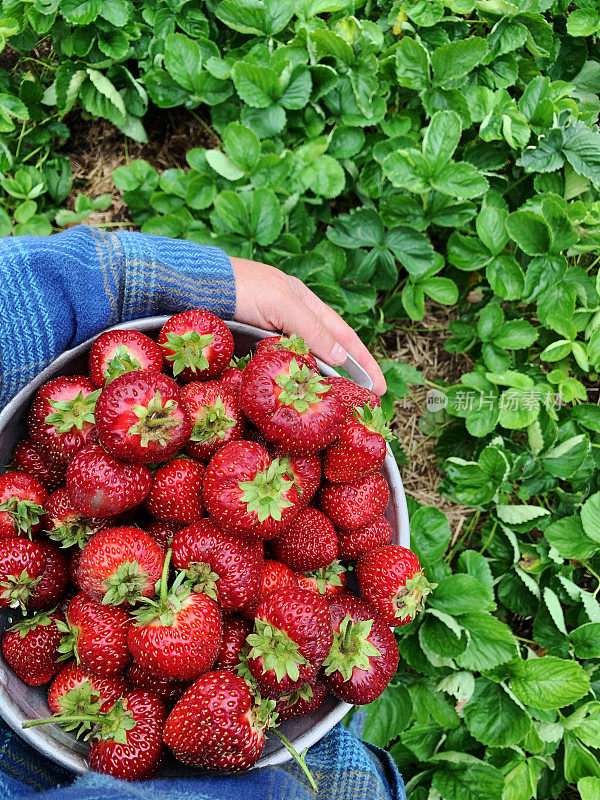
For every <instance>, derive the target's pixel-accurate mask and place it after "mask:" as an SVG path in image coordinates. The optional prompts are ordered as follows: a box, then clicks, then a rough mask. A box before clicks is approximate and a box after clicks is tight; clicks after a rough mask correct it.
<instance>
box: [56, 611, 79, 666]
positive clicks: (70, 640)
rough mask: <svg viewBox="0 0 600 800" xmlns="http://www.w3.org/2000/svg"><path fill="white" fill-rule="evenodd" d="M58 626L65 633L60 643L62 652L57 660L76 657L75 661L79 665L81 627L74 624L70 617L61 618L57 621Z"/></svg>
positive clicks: (59, 648)
mask: <svg viewBox="0 0 600 800" xmlns="http://www.w3.org/2000/svg"><path fill="white" fill-rule="evenodd" d="M56 627H57V628H58V630H59V631H60V632H61V633H62V634H63V637H62V638H61V640H60V644H59V645H58V652H59V653H60V655H59V657H58V658H57V659H56V660H57V661H66V660H67V659H68V658H74V659H75V662H76V663H77V664H78V665H79V664H80V663H81V659H80V658H79V652H78V650H77V640H78V639H79V628H76V627H75V626H74V625H72V624H71V623H70V622H69V620H68V619H66V620H62V619H59V620H57V621H56Z"/></svg>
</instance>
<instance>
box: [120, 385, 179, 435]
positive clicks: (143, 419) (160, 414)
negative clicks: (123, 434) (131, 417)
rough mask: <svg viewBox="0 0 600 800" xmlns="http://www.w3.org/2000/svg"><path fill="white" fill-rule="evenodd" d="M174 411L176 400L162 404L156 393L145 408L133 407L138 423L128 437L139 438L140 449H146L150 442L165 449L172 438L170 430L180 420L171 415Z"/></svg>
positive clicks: (158, 393) (131, 428) (141, 406)
mask: <svg viewBox="0 0 600 800" xmlns="http://www.w3.org/2000/svg"><path fill="white" fill-rule="evenodd" d="M176 409H177V401H176V400H167V402H166V403H164V404H163V400H162V397H161V394H160V392H159V391H157V392H156V394H155V395H154V397H152V398H151V400H150V402H149V403H148V405H147V406H143V405H138V406H134V407H133V413H134V414H135V416H136V417H137V418H138V421H137V422H135V423H134V424H133V425H132V426H131V427H130V428H129V430H128V431H127V433H128V434H129V435H130V436H133V435H137V436H139V437H140V445H141V446H142V447H148V445H149V444H150V442H158V443H159V444H160V445H161V447H166V445H168V443H169V442H170V441H171V439H172V438H173V433H172V429H173V428H176V427H177V426H178V425H179V424H180V420H179V419H178V418H177V417H176V416H174V414H173V412H174V411H175V410H176Z"/></svg>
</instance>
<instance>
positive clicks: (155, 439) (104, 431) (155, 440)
mask: <svg viewBox="0 0 600 800" xmlns="http://www.w3.org/2000/svg"><path fill="white" fill-rule="evenodd" d="M158 398H160V401H159V402H158ZM155 402H158V406H159V407H160V410H156V411H154V412H153V411H152V409H153V408H154V403H155ZM140 409H145V410H146V411H147V417H146V419H147V420H148V425H149V426H152V425H154V423H155V421H156V419H157V418H160V419H163V416H164V417H166V421H165V422H164V423H163V425H162V426H159V427H157V428H155V427H152V428H148V429H147V430H146V428H145V427H144V425H145V423H144V418H143V417H141V416H140V415H141V414H143V413H144V412H142V411H140ZM96 427H97V429H98V439H99V441H100V444H101V445H102V446H103V447H104V448H105V450H106V451H107V452H108V453H110V454H111V455H112V456H114V457H115V458H119V459H123V460H125V461H128V462H130V463H132V464H153V463H157V462H160V461H166V460H167V459H169V458H172V457H173V456H174V455H175V453H176V452H177V451H178V450H179V449H180V448H182V447H183V446H184V445H185V444H186V442H187V441H188V439H189V438H190V433H191V431H192V421H191V419H190V415H189V414H188V412H187V411H186V409H185V407H184V406H183V402H182V399H181V392H180V391H179V387H178V385H177V384H176V383H175V381H174V380H173V379H172V378H169V377H168V376H167V375H163V374H162V373H160V372H150V371H137V372H126V373H125V374H124V375H120V376H119V377H118V378H115V380H114V381H112V382H111V383H109V384H108V386H107V387H106V388H105V389H103V390H102V394H101V395H100V397H99V398H98V402H97V403H96ZM146 434H147V436H148V437H150V438H148V439H147V441H146V440H145V439H144V436H145V435H146ZM161 437H162V438H161Z"/></svg>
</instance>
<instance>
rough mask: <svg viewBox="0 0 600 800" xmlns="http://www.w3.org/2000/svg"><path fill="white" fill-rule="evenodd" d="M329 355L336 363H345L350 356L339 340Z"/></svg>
mask: <svg viewBox="0 0 600 800" xmlns="http://www.w3.org/2000/svg"><path fill="white" fill-rule="evenodd" d="M329 357H330V359H331V360H332V361H333V363H334V364H343V363H344V361H345V360H346V359H347V358H348V353H347V352H346V351H345V350H344V348H343V347H342V345H341V344H340V343H339V342H336V343H335V346H334V347H333V350H332V351H331V353H330V354H329Z"/></svg>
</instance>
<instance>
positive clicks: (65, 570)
mask: <svg viewBox="0 0 600 800" xmlns="http://www.w3.org/2000/svg"><path fill="white" fill-rule="evenodd" d="M36 544H37V545H38V546H39V547H41V549H42V552H43V553H44V558H45V559H46V563H45V566H44V571H43V572H42V574H41V576H40V582H39V583H38V584H37V586H36V587H35V589H34V591H33V594H32V595H31V597H30V598H29V601H28V603H27V608H29V609H33V610H37V609H40V608H50V606H54V605H56V604H57V603H58V602H60V601H61V600H62V599H63V597H64V596H65V592H66V590H67V583H68V581H69V564H68V562H67V558H66V556H65V554H64V553H63V552H61V550H60V549H59V547H58V546H57V545H56V544H54V542H49V541H47V540H46V539H39V540H37V541H36Z"/></svg>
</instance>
